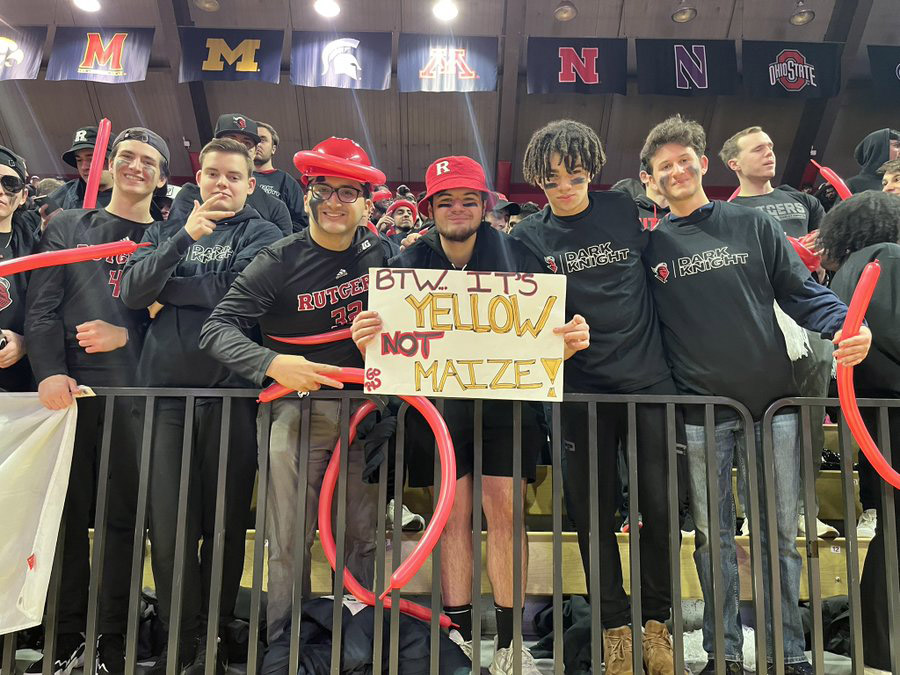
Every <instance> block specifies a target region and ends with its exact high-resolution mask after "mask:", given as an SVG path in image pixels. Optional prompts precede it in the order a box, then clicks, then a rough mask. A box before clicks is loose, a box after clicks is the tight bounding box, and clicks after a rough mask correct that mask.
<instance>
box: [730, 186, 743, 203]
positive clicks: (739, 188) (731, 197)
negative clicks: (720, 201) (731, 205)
mask: <svg viewBox="0 0 900 675" xmlns="http://www.w3.org/2000/svg"><path fill="white" fill-rule="evenodd" d="M739 194H741V186H740V185H738V186H737V187H736V188H734V192H732V193H731V196H730V197H729V198H728V199H727V200H726V201H729V202H730V201H732V200H733V199H734V198H735V197H737V196H738V195H739Z"/></svg>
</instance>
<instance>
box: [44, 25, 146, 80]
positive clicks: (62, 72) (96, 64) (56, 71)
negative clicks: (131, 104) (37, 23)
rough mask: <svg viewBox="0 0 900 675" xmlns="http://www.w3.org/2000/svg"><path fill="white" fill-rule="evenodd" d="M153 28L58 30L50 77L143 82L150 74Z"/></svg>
mask: <svg viewBox="0 0 900 675" xmlns="http://www.w3.org/2000/svg"><path fill="white" fill-rule="evenodd" d="M153 32H154V29H153V28H96V27H88V28H66V27H59V28H57V29H56V37H55V38H54V40H53V49H52V50H51V52H50V61H49V62H48V63H47V79H48V80H89V81H91V82H106V83H110V84H115V83H118V82H140V81H141V80H143V79H144V78H146V77H147V65H148V64H149V63H150V49H151V48H152V47H153Z"/></svg>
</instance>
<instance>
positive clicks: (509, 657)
mask: <svg viewBox="0 0 900 675" xmlns="http://www.w3.org/2000/svg"><path fill="white" fill-rule="evenodd" d="M521 658H522V675H541V671H540V670H538V667H537V666H536V665H535V664H534V657H533V656H532V655H531V652H530V651H528V647H526V646H525V645H524V644H523V645H522V652H521ZM515 659H516V654H515V652H513V647H512V645H510V646H509V647H504V648H503V649H495V650H494V658H493V660H492V661H491V667H490V668H489V669H488V672H490V673H491V675H512V672H513V662H514V661H515Z"/></svg>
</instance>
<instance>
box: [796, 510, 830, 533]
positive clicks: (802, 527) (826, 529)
mask: <svg viewBox="0 0 900 675" xmlns="http://www.w3.org/2000/svg"><path fill="white" fill-rule="evenodd" d="M838 534H840V533H839V532H838V531H837V530H836V529H835V528H833V527H832V526H831V525H828V524H826V523H823V522H822V521H821V520H819V519H818V518H816V537H818V538H819V539H834V538H836V537H837V536H838ZM797 536H799V537H805V536H806V516H805V515H803V514H802V513H801V514H800V517H799V519H798V521H797Z"/></svg>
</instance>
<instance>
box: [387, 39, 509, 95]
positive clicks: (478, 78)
mask: <svg viewBox="0 0 900 675" xmlns="http://www.w3.org/2000/svg"><path fill="white" fill-rule="evenodd" d="M397 80H398V81H399V84H400V91H494V90H495V89H496V88H497V38H495V37H454V36H450V35H416V34H411V33H401V34H400V48H399V55H398V57H397Z"/></svg>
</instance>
